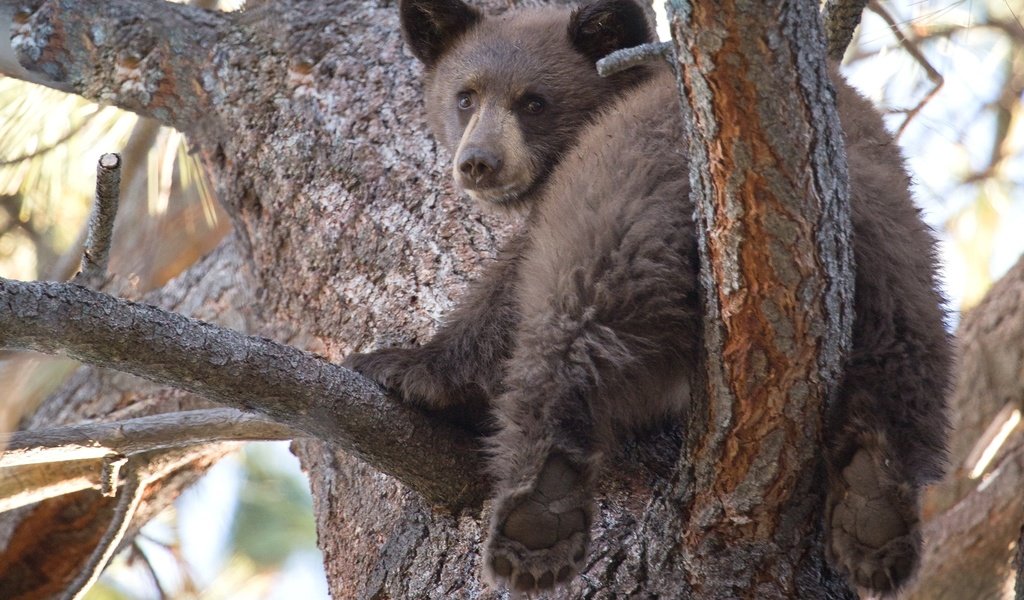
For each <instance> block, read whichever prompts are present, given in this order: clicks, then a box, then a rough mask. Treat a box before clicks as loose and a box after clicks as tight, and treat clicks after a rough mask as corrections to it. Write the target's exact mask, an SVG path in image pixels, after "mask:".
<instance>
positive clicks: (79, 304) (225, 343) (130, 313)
mask: <svg viewBox="0 0 1024 600" xmlns="http://www.w3.org/2000/svg"><path fill="white" fill-rule="evenodd" d="M3 305H6V310H2V311H0V344H2V345H3V346H5V347H15V348H25V349H30V350H36V351H39V352H46V353H51V354H58V353H59V354H65V355H67V356H70V357H73V358H76V359H78V360H81V361H84V362H87V363H90V364H95V365H98V366H103V367H109V368H113V369H117V370H120V371H125V372H128V373H133V374H135V375H138V376H140V377H144V378H147V379H150V380H152V381H155V382H157V383H161V384H166V385H171V386H174V387H177V388H179V389H184V390H187V391H190V392H193V393H196V394H199V395H201V396H204V397H206V398H208V399H210V400H213V401H215V402H220V403H222V404H226V405H229V406H234V407H236V408H241V409H245V410H255V411H257V412H261V413H263V414H265V415H268V416H269V417H270V418H272V419H273V420H275V421H277V422H279V423H282V424H285V425H287V426H289V427H293V428H295V429H297V430H299V431H303V432H305V433H307V434H309V435H312V436H315V437H318V438H320V439H322V440H325V441H327V442H330V443H332V444H335V445H336V446H338V447H339V448H342V449H344V450H347V451H349V452H352V453H354V454H356V455H358V456H360V457H361V458H363V459H364V460H366V461H367V462H368V463H370V464H371V465H373V466H374V467H376V468H377V469H379V470H381V471H384V472H386V473H389V474H391V475H394V476H395V477H397V478H398V479H400V480H402V481H403V482H405V483H406V484H408V485H409V486H410V487H412V488H414V489H416V490H417V491H419V492H420V493H422V494H423V495H424V496H426V497H427V499H428V500H429V501H431V502H433V503H443V504H448V505H451V506H454V507H460V506H464V505H467V504H473V503H476V502H479V501H480V500H481V499H482V498H483V495H484V494H485V492H486V487H487V486H486V485H484V482H483V481H481V480H480V479H479V478H477V477H476V476H475V474H476V473H478V472H479V469H478V466H479V464H478V463H479V456H478V453H477V452H476V450H475V445H474V443H473V440H472V438H471V437H470V436H469V435H468V434H467V433H465V432H462V431H460V430H458V429H456V428H454V427H453V426H451V425H448V424H445V423H442V422H441V421H439V420H434V419H431V418H428V417H426V416H424V415H422V414H420V413H418V412H417V411H415V410H413V409H411V408H408V407H405V406H402V405H399V404H397V403H394V402H393V401H391V400H389V399H388V397H387V396H386V395H385V394H384V393H383V392H382V391H381V390H380V388H379V387H377V386H376V385H375V384H373V383H370V382H369V381H368V380H366V379H364V378H362V377H361V376H359V375H357V374H356V373H353V372H352V371H349V370H348V369H345V368H343V367H340V366H338V365H334V364H331V363H329V362H327V361H326V360H324V359H322V358H320V357H317V356H314V355H312V354H309V353H306V352H302V351H300V350H296V349H295V348H291V347H288V346H283V345H281V344H277V343H275V342H272V341H270V340H267V339H263V338H257V337H250V336H246V335H243V334H240V333H238V332H235V331H231V330H228V329H224V328H221V327H217V326H214V325H210V324H208V323H203V322H201V321H196V320H194V319H189V318H186V317H183V316H180V315H176V314H173V313H168V312H166V311H163V310H160V309H158V308H155V307H152V306H146V305H141V304H135V303H132V302H127V301H124V300H119V299H115V298H111V297H110V296H106V295H103V294H99V293H96V292H92V291H90V290H87V289H84V288H81V287H78V286H75V285H69V284H56V283H37V282H33V283H22V282H14V281H10V280H4V279H0V306H3Z"/></svg>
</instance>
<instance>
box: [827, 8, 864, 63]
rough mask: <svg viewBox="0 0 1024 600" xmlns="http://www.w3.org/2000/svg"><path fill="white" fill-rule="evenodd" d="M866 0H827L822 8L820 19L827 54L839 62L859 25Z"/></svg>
mask: <svg viewBox="0 0 1024 600" xmlns="http://www.w3.org/2000/svg"><path fill="white" fill-rule="evenodd" d="M867 4H868V0H827V1H826V2H825V7H824V8H823V9H822V13H821V19H822V22H823V23H824V26H825V40H826V42H827V45H828V48H827V51H826V53H827V55H828V57H829V58H830V59H832V60H834V61H836V62H839V61H841V60H843V55H844V54H846V48H847V46H849V45H850V41H851V40H852V39H853V32H854V31H855V30H856V29H857V25H860V19H861V15H863V14H864V7H865V6H867Z"/></svg>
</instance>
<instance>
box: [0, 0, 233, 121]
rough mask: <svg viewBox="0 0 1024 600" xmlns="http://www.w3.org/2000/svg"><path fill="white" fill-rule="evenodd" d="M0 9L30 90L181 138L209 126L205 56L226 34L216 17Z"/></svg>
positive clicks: (92, 5)
mask: <svg viewBox="0 0 1024 600" xmlns="http://www.w3.org/2000/svg"><path fill="white" fill-rule="evenodd" d="M6 4H8V3H7V2H5V6H4V9H3V12H4V13H13V19H12V25H11V37H10V38H9V39H10V47H11V48H12V49H13V53H14V55H15V56H16V57H17V60H18V62H19V63H20V64H21V66H22V67H24V68H25V69H27V70H28V71H29V72H31V73H32V74H33V79H34V80H35V81H36V82H39V83H43V84H44V85H48V86H50V87H54V88H57V89H60V90H62V91H66V92H70V93H75V94H80V95H82V96H85V97H86V98H89V99H91V100H95V101H97V102H100V103H103V104H113V105H115V106H118V107H121V108H124V109H127V110H131V111H134V112H137V113H139V114H142V115H146V116H150V117H153V118H155V119H157V120H159V121H161V122H163V123H165V124H168V125H172V126H174V127H176V128H178V129H180V130H182V131H193V130H195V129H196V128H197V127H201V126H202V125H203V124H206V125H209V121H210V120H209V118H208V117H209V115H210V114H211V113H212V111H210V110H209V108H210V107H209V106H208V105H207V100H208V95H209V93H210V91H211V86H214V85H215V84H216V78H215V76H214V70H213V67H212V65H211V64H210V61H211V50H212V49H213V48H214V47H215V43H216V41H217V39H218V38H219V37H220V36H221V35H223V34H224V32H226V31H228V27H229V25H228V24H229V21H228V18H227V17H225V16H224V15H223V14H222V13H217V12H211V11H205V10H202V9H198V8H195V7H191V6H187V5H184V4H178V3H173V2H149V1H143V0H118V1H113V2H111V1H106V0H76V1H75V2H60V1H59V0H47V1H44V2H38V0H37V1H36V2H34V3H33V2H17V3H15V2H11V3H10V4H14V5H15V6H14V7H10V6H6ZM0 44H3V45H4V46H6V45H7V44H8V40H7V39H4V40H2V41H0ZM11 74H12V75H13V76H15V77H19V76H21V75H22V73H19V72H18V71H17V70H14V72H12V73H11Z"/></svg>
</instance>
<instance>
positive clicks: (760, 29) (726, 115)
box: [670, 1, 853, 598]
mask: <svg viewBox="0 0 1024 600" xmlns="http://www.w3.org/2000/svg"><path fill="white" fill-rule="evenodd" d="M670 6H671V7H672V9H673V16H672V27H673V34H674V37H675V39H676V44H677V56H678V57H679V65H680V71H681V78H682V84H683V86H684V89H683V92H684V94H685V97H686V100H687V102H688V104H689V107H690V114H691V115H692V123H693V134H692V141H691V146H690V152H689V156H690V161H691V181H693V182H694V192H693V195H694V199H695V203H696V208H697V210H696V214H697V231H698V232H699V237H698V239H699V246H700V251H701V261H702V275H701V279H702V289H703V292H704V305H705V322H704V338H705V345H706V356H707V362H708V381H707V384H708V385H707V390H708V394H707V401H706V403H701V402H695V406H694V407H693V408H692V411H693V416H692V418H691V423H690V432H689V435H688V440H687V446H686V449H687V452H686V453H685V454H684V459H683V464H684V467H683V469H684V472H685V471H686V470H689V469H687V467H686V466H685V465H692V466H691V467H690V469H692V470H690V471H689V473H690V474H689V476H688V477H687V478H685V479H684V483H685V486H686V488H688V491H682V492H681V493H682V494H683V497H684V498H685V499H686V504H687V510H688V511H689V513H690V514H689V518H688V520H687V523H686V525H685V531H686V533H685V534H684V535H683V540H682V544H683V551H684V553H685V554H688V555H689V557H688V562H689V563H690V565H689V573H688V577H687V579H688V581H689V583H690V585H691V586H692V588H693V591H694V594H695V595H696V596H697V597H702V598H725V597H729V598H763V597H821V596H824V595H827V594H828V593H830V592H834V591H835V590H836V589H840V588H841V587H842V585H841V584H838V585H837V583H836V582H835V581H832V582H830V581H829V579H830V577H829V576H828V571H827V569H826V568H825V567H824V566H823V559H822V554H821V544H820V540H821V535H822V532H821V518H820V510H821V501H822V496H821V494H820V490H821V489H822V487H823V486H822V485H821V484H822V481H823V470H822V464H821V462H820V457H821V453H820V452H819V451H818V450H817V448H819V447H820V444H821V442H820V440H821V431H822V414H823V407H824V401H825V399H826V398H827V397H828V395H829V394H830V393H831V392H832V391H833V390H834V388H835V386H836V384H837V381H838V379H839V376H840V367H841V364H842V359H843V356H844V354H845V351H846V349H847V348H848V347H849V343H850V327H851V322H852V306H853V278H852V250H851V247H850V244H849V230H850V229H849V227H850V226H849V223H850V216H849V197H848V196H849V195H848V190H847V179H846V159H845V152H844V150H843V142H842V139H843V138H842V132H841V129H840V127H839V120H838V116H837V115H836V112H835V106H834V104H831V103H830V102H829V101H828V100H823V99H828V98H830V97H831V95H832V92H831V83H830V82H829V78H828V74H827V70H826V68H825V64H824V44H823V39H822V36H821V30H820V28H819V26H818V13H817V4H816V3H815V2H813V1H811V2H802V3H801V2H792V3H778V4H777V3H761V4H758V3H733V2H723V3H715V4H711V3H700V2H693V3H686V2H673V3H671V4H670ZM783 107H788V110H787V109H783ZM780 114H787V115H789V118H788V119H787V127H786V128H780V127H778V126H777V124H778V115H780ZM783 232H786V235H782V233H783ZM767 365H770V367H768V366H767ZM766 370H767V371H768V372H770V373H771V374H772V375H773V376H771V377H766V376H765V373H766ZM755 498H756V500H754V499H755ZM738 523H741V524H743V525H742V526H737V524H738ZM711 573H714V574H715V575H714V576H709V574H711ZM725 574H727V576H724V577H722V576H720V575H725ZM815 574H817V575H815ZM830 587H831V588H833V589H830Z"/></svg>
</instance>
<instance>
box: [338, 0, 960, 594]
mask: <svg viewBox="0 0 1024 600" xmlns="http://www.w3.org/2000/svg"><path fill="white" fill-rule="evenodd" d="M401 12H402V23H403V29H404V32H405V35H406V39H407V40H408V42H409V44H410V46H411V47H412V49H413V52H414V53H415V54H416V55H417V57H418V58H420V59H421V60H422V61H423V62H424V64H425V65H426V67H427V77H426V79H427V92H426V96H427V107H428V109H427V110H428V113H429V115H430V122H431V124H432V126H433V127H434V130H435V133H436V134H437V136H438V138H439V139H440V140H441V141H442V143H444V144H445V145H446V146H447V147H448V148H449V150H451V151H452V152H453V155H454V157H455V160H454V167H453V176H454V177H455V179H456V182H457V183H458V184H459V186H460V187H461V188H463V189H464V190H466V191H467V192H468V193H469V195H471V196H473V197H475V198H477V199H479V200H481V201H484V202H488V203H491V204H495V205H499V206H513V207H522V208H525V209H526V210H527V211H528V213H529V214H528V218H527V221H528V228H527V231H526V233H525V234H524V235H522V236H520V237H518V238H516V239H515V240H514V241H513V242H512V243H511V244H510V246H509V248H507V249H506V250H505V251H504V252H503V255H502V256H503V258H501V259H499V260H498V261H496V262H495V263H494V264H492V265H490V266H489V267H488V268H487V270H486V271H485V274H484V276H483V278H482V279H481V281H480V282H478V283H477V284H475V285H474V286H473V288H472V289H471V290H470V292H469V294H468V295H467V298H466V299H464V300H463V301H462V302H461V303H460V305H459V306H458V307H457V308H456V309H455V311H454V312H453V314H452V315H451V317H450V318H449V319H448V321H447V322H446V324H445V325H444V327H443V328H442V329H441V330H440V331H439V332H438V334H437V336H436V337H435V338H434V339H432V340H431V341H430V342H428V343H427V344H426V345H424V346H423V347H420V348H410V349H389V350H382V351H379V352H375V353H372V354H367V355H354V356H353V357H351V358H350V359H349V364H350V365H352V366H353V367H354V368H356V369H358V370H359V371H361V372H363V373H365V374H367V375H368V376H370V377H373V378H375V379H376V380H377V381H379V382H381V383H382V384H383V385H385V386H387V387H389V388H392V389H395V390H396V391H397V392H398V393H400V394H401V395H402V397H403V398H406V399H408V400H410V401H413V402H418V403H421V404H423V405H425V406H428V407H431V408H443V407H450V406H453V405H459V404H460V403H467V402H479V401H481V400H487V401H489V402H490V403H491V405H492V407H493V413H494V417H495V422H496V424H497V430H496V433H494V434H493V436H492V437H491V439H490V450H491V461H490V465H491V469H492V475H493V476H494V477H495V479H496V481H497V482H498V483H497V489H496V492H495V503H494V509H493V516H492V522H491V527H490V532H489V538H488V541H487V549H486V555H485V559H484V560H485V566H484V568H485V572H486V574H487V575H488V576H489V577H490V578H491V579H492V580H494V581H497V582H499V583H504V584H507V585H509V586H510V587H512V588H513V589H514V590H519V591H527V592H530V591H535V590H543V589H548V588H551V587H554V586H555V585H558V584H561V583H563V582H565V581H567V580H568V579H569V578H571V576H572V575H573V574H575V573H576V572H578V571H580V570H581V569H582V568H583V566H584V560H585V557H586V549H587V545H588V543H589V535H590V533H589V532H590V527H591V524H592V522H593V519H594V503H593V489H594V486H595V479H596V477H597V476H598V473H599V467H600V459H601V456H602V455H603V454H606V453H607V450H608V449H609V448H610V447H611V446H612V445H613V444H614V443H615V437H616V433H615V432H616V430H618V429H620V428H621V427H622V426H629V427H632V426H639V425H644V424H648V423H651V422H655V421H659V420H664V419H667V418H672V417H673V416H677V415H679V414H680V413H681V412H682V411H683V410H684V409H685V408H686V406H687V404H688V402H689V398H690V391H691V390H690V386H689V382H690V379H691V375H692V374H693V373H694V369H696V368H699V365H698V364H697V360H698V358H697V357H698V356H699V355H700V348H701V344H702V341H701V338H700V328H701V313H700V310H701V307H700V304H699V302H698V280H697V269H698V265H697V256H696V254H697V252H696V236H695V232H694V224H693V221H692V215H691V213H692V212H693V206H692V203H691V201H690V190H689V181H688V167H687V164H686V162H687V159H686V155H685V149H686V147H687V142H686V138H685V133H684V127H683V125H682V122H681V117H680V116H679V114H678V111H676V110H673V107H674V106H676V105H677V102H678V96H677V91H676V86H675V79H674V77H673V75H672V73H671V72H670V69H669V68H667V67H666V66H652V67H643V68H641V69H639V70H633V71H631V72H627V73H625V74H622V75H620V76H618V78H617V79H614V80H612V81H603V80H600V79H598V78H596V76H595V75H594V74H593V73H592V72H591V71H593V63H594V61H595V60H596V59H597V58H599V57H600V56H601V55H603V54H604V53H607V52H609V51H611V50H615V49H617V48H621V47H627V46H631V45H635V44H636V43H640V42H643V41H646V40H647V39H648V38H649V37H650V33H649V29H648V28H647V25H646V22H645V21H644V15H643V13H642V12H641V11H640V10H639V9H638V8H637V7H636V6H634V5H632V3H631V1H630V0H597V2H594V3H592V4H589V5H586V6H584V7H582V8H580V9H577V10H576V11H574V12H569V11H566V10H563V9H554V8H544V9H541V8H531V9H524V10H521V11H516V12H511V13H509V14H506V15H504V16H501V17H497V18H486V17H483V16H482V15H480V13H478V12H477V11H475V10H474V9H472V8H470V7H468V6H466V5H464V4H462V3H461V2H460V0H402V3H401ZM833 81H834V84H835V87H836V91H837V107H838V110H839V114H840V119H841V121H842V124H843V130H844V133H845V136H846V141H847V153H848V160H849V168H850V189H851V201H852V213H853V228H854V236H853V242H854V253H855V260H856V264H857V265H858V267H859V269H858V272H857V276H856V281H855V285H856V293H855V325H854V328H855V330H854V339H853V349H852V351H851V354H850V356H849V357H848V359H847V361H846V365H845V377H844V381H843V385H842V388H841V390H840V393H839V398H838V401H837V402H836V409H835V411H834V412H833V413H832V414H831V415H829V423H828V424H827V432H828V433H827V435H828V449H827V452H826V457H827V461H826V462H827V466H828V471H829V477H830V489H829V493H828V501H827V507H826V511H827V514H826V519H827V522H826V525H827V527H826V530H827V532H828V542H827V551H828V554H829V557H830V559H831V560H832V562H833V563H834V564H835V565H836V566H837V567H838V568H839V569H840V570H841V571H843V572H844V573H846V574H847V576H848V577H849V578H850V580H851V581H852V582H853V583H855V584H856V585H858V586H861V587H864V588H867V589H870V590H873V591H879V592H886V591H890V590H892V589H895V588H896V587H899V586H900V585H901V584H903V583H904V582H905V581H906V580H907V578H908V577H909V576H910V574H911V573H912V572H913V570H914V569H915V567H916V565H917V562H918V556H919V553H920V543H921V541H920V534H919V532H918V526H917V524H918V496H919V490H920V488H921V486H923V485H924V484H926V483H927V482H929V481H932V480H934V479H935V478H937V477H938V476H939V474H940V470H941V465H942V460H943V456H944V444H945V439H944V438H945V431H946V427H947V421H946V417H945V406H944V397H945V394H946V391H947V388H948V386H949V380H950V373H951V361H952V358H951V356H952V351H951V344H950V340H949V336H948V334H947V333H946V331H945V329H944V327H943V317H944V313H943V309H942V298H941V296H940V294H939V293H938V291H937V287H936V276H935V259H934V248H933V239H932V236H931V233H930V231H929V229H928V228H927V226H925V225H924V224H923V223H922V222H921V220H920V217H919V215H918V212H917V210H916V209H915V208H914V206H913V203H912V201H911V198H910V194H909V191H908V186H909V181H908V177H907V175H906V172H905V170H904V168H903V161H902V158H901V156H900V154H899V151H898V149H897V147H896V145H895V143H894V142H893V140H892V138H891V136H890V135H889V134H888V133H887V132H886V131H885V128H884V126H883V124H882V121H881V119H880V117H879V116H878V114H877V113H876V112H875V111H874V109H873V108H872V107H871V106H870V104H869V103H868V102H867V101H865V100H864V99H863V98H861V97H860V96H859V95H858V94H857V93H856V92H854V91H853V90H852V89H851V88H850V87H849V86H848V85H847V84H846V83H845V82H844V81H843V80H842V78H841V77H839V76H838V75H834V76H833ZM533 102H539V103H540V105H541V106H540V107H539V110H535V109H537V108H538V107H537V106H536V105H535V104H530V103H533ZM545 115H547V116H545ZM538 118H543V119H547V120H545V121H543V122H542V123H541V122H539V121H535V119H538ZM481 128H482V129H481ZM573 144H574V145H573Z"/></svg>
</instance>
